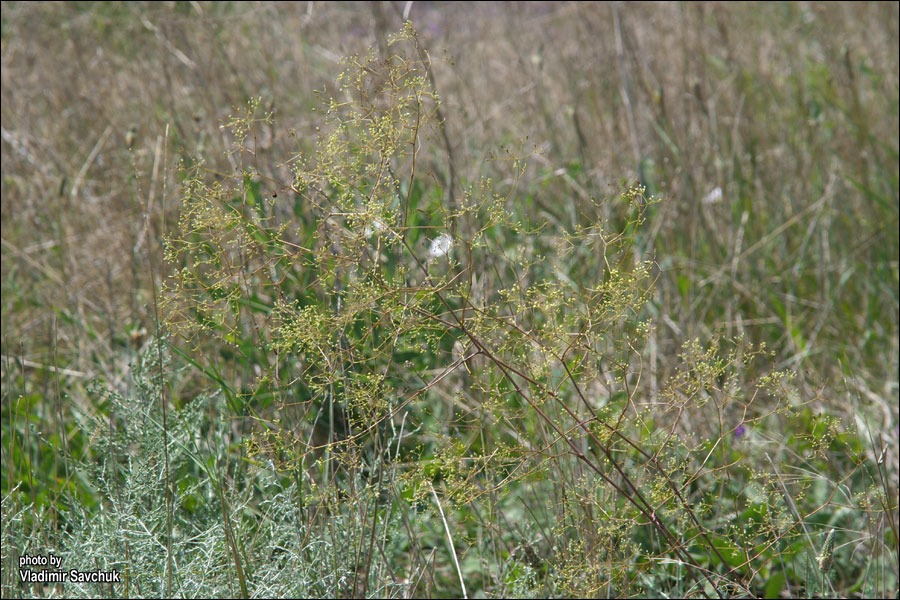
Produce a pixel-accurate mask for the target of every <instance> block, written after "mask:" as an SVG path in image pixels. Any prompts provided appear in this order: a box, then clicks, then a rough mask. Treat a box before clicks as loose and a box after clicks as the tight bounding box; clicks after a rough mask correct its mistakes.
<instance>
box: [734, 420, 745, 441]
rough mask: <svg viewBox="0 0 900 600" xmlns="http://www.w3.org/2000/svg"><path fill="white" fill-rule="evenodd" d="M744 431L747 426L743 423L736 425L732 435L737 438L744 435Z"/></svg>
mask: <svg viewBox="0 0 900 600" xmlns="http://www.w3.org/2000/svg"><path fill="white" fill-rule="evenodd" d="M745 433H747V428H746V427H744V425H743V424H741V425H738V428H737V429H735V430H734V437H735V439H738V440H739V439H741V438H742V437H744V434H745Z"/></svg>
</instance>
